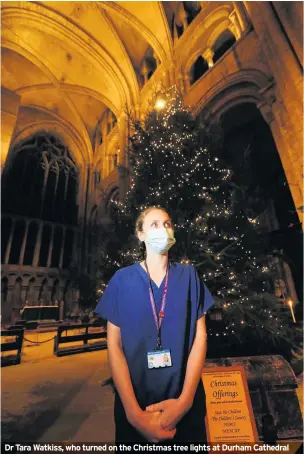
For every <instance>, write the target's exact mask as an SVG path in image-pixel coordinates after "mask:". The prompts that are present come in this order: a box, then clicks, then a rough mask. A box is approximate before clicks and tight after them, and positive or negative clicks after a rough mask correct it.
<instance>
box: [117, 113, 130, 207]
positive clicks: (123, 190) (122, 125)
mask: <svg viewBox="0 0 304 454" xmlns="http://www.w3.org/2000/svg"><path fill="white" fill-rule="evenodd" d="M127 146H128V118H127V116H126V114H125V112H122V114H121V115H120V117H119V148H120V159H121V160H120V163H121V166H122V167H123V168H122V169H121V172H120V173H121V174H120V191H119V199H120V201H121V202H123V201H124V200H125V197H126V194H127V190H128V177H127V171H126V170H127V168H128V167H129V163H128V157H127Z"/></svg>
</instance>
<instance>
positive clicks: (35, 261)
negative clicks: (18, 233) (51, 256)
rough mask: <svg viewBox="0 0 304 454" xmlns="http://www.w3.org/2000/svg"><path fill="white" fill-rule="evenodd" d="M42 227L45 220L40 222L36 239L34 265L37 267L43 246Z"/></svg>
mask: <svg viewBox="0 0 304 454" xmlns="http://www.w3.org/2000/svg"><path fill="white" fill-rule="evenodd" d="M42 228H43V222H40V225H39V227H38V233H37V240H36V245H35V252H34V259H33V266H35V267H37V266H38V264H39V255H40V248H41V237H42Z"/></svg>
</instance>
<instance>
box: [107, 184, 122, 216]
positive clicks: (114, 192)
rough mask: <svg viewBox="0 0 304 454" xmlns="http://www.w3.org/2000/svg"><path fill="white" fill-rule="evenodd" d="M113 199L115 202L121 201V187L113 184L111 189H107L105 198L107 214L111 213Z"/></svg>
mask: <svg viewBox="0 0 304 454" xmlns="http://www.w3.org/2000/svg"><path fill="white" fill-rule="evenodd" d="M111 200H113V201H114V202H118V201H119V187H118V186H112V187H111V189H108V191H107V195H106V200H105V212H106V214H110V206H111Z"/></svg>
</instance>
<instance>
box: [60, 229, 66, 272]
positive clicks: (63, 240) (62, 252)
mask: <svg viewBox="0 0 304 454" xmlns="http://www.w3.org/2000/svg"><path fill="white" fill-rule="evenodd" d="M65 235H66V227H64V228H63V232H62V243H61V251H60V259H59V268H62V264H63V256H64V245H65Z"/></svg>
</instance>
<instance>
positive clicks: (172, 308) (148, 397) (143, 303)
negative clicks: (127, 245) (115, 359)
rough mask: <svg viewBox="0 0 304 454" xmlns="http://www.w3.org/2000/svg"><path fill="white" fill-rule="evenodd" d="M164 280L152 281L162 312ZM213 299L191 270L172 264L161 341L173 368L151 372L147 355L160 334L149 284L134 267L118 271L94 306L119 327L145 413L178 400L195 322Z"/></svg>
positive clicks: (139, 270)
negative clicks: (169, 353) (155, 405)
mask: <svg viewBox="0 0 304 454" xmlns="http://www.w3.org/2000/svg"><path fill="white" fill-rule="evenodd" d="M164 283H165V279H163V282H162V284H161V286H160V287H159V288H158V287H157V285H156V284H155V283H154V282H153V281H152V290H153V294H154V299H155V303H156V307H157V312H159V311H160V307H161V299H162V294H163V290H164ZM213 303H214V301H213V298H212V296H211V294H210V292H209V290H208V289H207V287H206V286H205V284H204V283H203V282H201V281H200V279H199V277H198V275H197V272H196V270H195V268H194V267H193V266H192V265H185V264H181V263H171V265H170V268H169V281H168V293H167V301H166V308H165V317H164V319H163V322H162V328H161V340H162V347H163V348H164V349H170V350H171V360H172V367H165V368H161V369H148V361H147V352H150V351H152V350H153V349H154V348H156V341H157V330H156V325H155V320H154V317H153V312H152V307H151V302H150V297H149V279H148V274H147V272H146V271H145V270H144V269H143V267H142V266H141V265H140V264H139V263H136V264H134V265H131V266H127V267H125V268H122V269H120V270H119V271H117V272H116V273H115V274H114V276H113V277H112V279H111V280H110V282H109V285H108V287H107V288H106V291H105V292H104V294H103V296H102V297H101V299H100V301H99V303H98V304H97V306H96V309H95V312H96V313H97V314H98V315H99V316H100V317H102V318H104V319H106V320H109V321H110V322H111V323H113V324H114V325H116V326H118V327H119V328H120V331H121V339H122V347H123V351H124V354H125V357H126V360H127V364H128V367H129V371H130V376H131V381H132V384H133V388H134V392H135V396H136V398H137V401H138V404H139V406H140V407H141V408H142V409H143V410H144V409H145V407H146V406H147V405H151V404H153V403H157V402H160V401H162V400H165V399H170V398H177V397H179V395H180V393H181V391H182V388H183V384H184V378H185V373H186V366H187V360H188V356H189V353H190V350H191V348H192V345H193V341H194V336H195V328H196V321H197V320H198V319H199V318H201V317H202V316H203V315H205V314H206V312H207V311H208V309H209V308H210V307H211V306H212V305H213Z"/></svg>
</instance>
